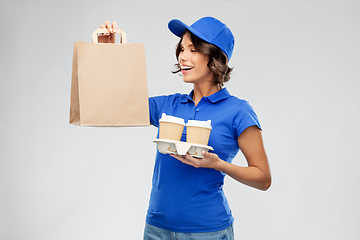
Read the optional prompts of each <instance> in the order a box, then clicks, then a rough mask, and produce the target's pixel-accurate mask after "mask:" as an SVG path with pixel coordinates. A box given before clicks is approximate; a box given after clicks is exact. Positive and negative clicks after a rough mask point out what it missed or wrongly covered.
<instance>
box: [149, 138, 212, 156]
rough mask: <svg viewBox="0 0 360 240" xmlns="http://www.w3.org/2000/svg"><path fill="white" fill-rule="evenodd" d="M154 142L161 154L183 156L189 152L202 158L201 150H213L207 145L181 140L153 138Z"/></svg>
mask: <svg viewBox="0 0 360 240" xmlns="http://www.w3.org/2000/svg"><path fill="white" fill-rule="evenodd" d="M154 142H155V143H156V144H157V148H158V150H159V152H160V153H163V154H171V153H173V154H176V155H179V156H184V155H185V154H186V153H189V155H190V156H192V157H196V158H203V157H204V156H203V155H202V154H201V153H202V151H206V152H208V151H209V150H214V149H213V148H212V147H210V146H207V145H200V144H195V143H188V142H182V141H174V140H167V139H155V140H154Z"/></svg>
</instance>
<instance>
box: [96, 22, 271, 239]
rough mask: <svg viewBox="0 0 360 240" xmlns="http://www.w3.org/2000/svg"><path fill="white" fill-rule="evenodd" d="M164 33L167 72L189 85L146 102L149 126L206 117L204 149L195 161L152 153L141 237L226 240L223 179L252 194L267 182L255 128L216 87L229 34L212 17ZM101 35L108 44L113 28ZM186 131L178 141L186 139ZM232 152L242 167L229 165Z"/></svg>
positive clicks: (228, 220)
mask: <svg viewBox="0 0 360 240" xmlns="http://www.w3.org/2000/svg"><path fill="white" fill-rule="evenodd" d="M168 26H169V29H170V31H171V32H172V33H174V34H175V35H177V36H178V37H180V41H179V43H178V45H177V48H176V56H177V59H178V63H177V64H176V67H177V69H176V70H175V71H174V73H177V72H181V75H182V78H183V81H184V82H186V83H192V84H193V86H194V89H193V90H192V91H191V93H190V94H173V95H169V96H158V97H151V98H149V108H150V122H151V124H152V125H154V126H156V127H158V126H159V120H160V118H161V115H162V113H166V114H167V115H172V116H176V117H181V118H183V119H185V122H187V121H188V120H202V121H205V120H211V123H212V131H211V134H210V138H209V144H208V145H209V146H212V147H213V148H214V151H210V152H203V153H202V154H203V155H204V158H202V159H197V158H193V157H191V156H189V155H188V154H186V155H185V156H183V157H179V156H176V155H168V154H161V153H159V152H157V154H156V162H155V168H154V175H153V184H152V191H151V197H150V202H149V208H148V212H147V216H146V226H145V232H144V239H146V240H152V239H207V240H208V239H234V233H233V228H232V224H233V221H234V218H233V217H232V215H231V211H230V208H229V206H228V202H227V200H226V197H225V195H224V192H223V184H224V177H225V175H226V174H227V175H229V176H230V177H232V178H234V179H235V180H237V181H239V182H241V183H243V184H245V185H248V186H250V187H254V188H257V189H260V190H267V189H268V188H269V187H270V185H271V175H270V169H269V164H268V160H267V157H266V153H265V150H264V146H263V141H262V135H261V128H260V124H259V121H258V119H257V116H256V114H255V112H254V111H253V109H252V107H251V106H250V105H249V103H248V102H247V101H245V100H241V99H238V98H236V97H234V96H231V95H230V94H229V92H228V91H227V89H226V88H223V84H224V82H227V81H228V80H229V79H230V73H231V71H232V69H231V68H229V67H228V65H227V64H228V60H229V59H230V58H231V55H232V51H233V47H234V37H233V35H232V33H231V31H230V29H229V28H227V26H226V25H225V24H223V23H222V22H220V21H219V20H217V19H215V18H212V17H204V18H201V19H199V20H198V21H196V22H195V23H194V24H192V25H191V26H188V25H186V24H184V23H183V22H181V21H179V20H172V21H170V22H169V25H168ZM101 27H102V28H107V29H108V31H109V32H110V33H109V34H104V35H102V36H99V42H112V43H114V42H115V34H114V32H116V28H117V25H116V23H113V24H112V25H111V24H110V23H109V22H106V23H105V25H102V26H101ZM185 139H186V129H185V130H184V133H183V136H182V139H181V140H182V141H186V140H185ZM239 149H240V150H241V151H242V153H243V154H244V156H245V158H246V160H247V162H248V166H247V167H240V166H237V165H234V164H232V163H231V162H232V160H233V158H234V157H235V155H236V154H237V153H238V151H239Z"/></svg>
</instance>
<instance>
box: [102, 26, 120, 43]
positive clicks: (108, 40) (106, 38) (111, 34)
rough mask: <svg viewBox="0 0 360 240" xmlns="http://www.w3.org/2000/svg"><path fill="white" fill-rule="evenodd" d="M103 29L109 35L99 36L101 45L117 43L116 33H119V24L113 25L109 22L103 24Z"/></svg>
mask: <svg viewBox="0 0 360 240" xmlns="http://www.w3.org/2000/svg"><path fill="white" fill-rule="evenodd" d="M100 27H101V28H105V29H107V30H108V31H109V33H103V34H101V35H99V36H98V42H99V43H115V33H116V31H117V24H116V22H113V23H112V25H111V24H110V22H109V21H106V22H105V24H101V26H100Z"/></svg>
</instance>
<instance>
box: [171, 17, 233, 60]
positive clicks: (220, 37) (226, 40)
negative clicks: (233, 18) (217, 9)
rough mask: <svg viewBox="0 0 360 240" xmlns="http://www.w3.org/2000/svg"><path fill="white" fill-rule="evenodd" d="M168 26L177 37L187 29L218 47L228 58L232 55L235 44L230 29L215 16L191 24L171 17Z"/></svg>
mask: <svg viewBox="0 0 360 240" xmlns="http://www.w3.org/2000/svg"><path fill="white" fill-rule="evenodd" d="M168 27H169V29H170V31H171V32H172V33H173V34H175V35H176V36H178V37H181V36H182V35H183V34H184V32H185V30H186V29H187V30H189V31H190V32H192V33H193V34H194V35H195V36H197V37H199V38H201V39H202V40H204V41H206V42H208V43H211V44H214V45H215V46H217V47H219V48H220V49H221V50H222V51H223V52H224V53H225V54H226V56H227V57H228V59H229V60H230V58H231V56H232V52H233V49H234V44H235V39H234V36H233V34H232V33H231V31H230V29H229V28H228V27H227V26H226V25H225V24H224V23H222V22H220V21H219V20H217V19H216V18H213V17H203V18H200V19H199V20H197V21H196V22H194V23H193V24H192V25H191V26H188V25H186V24H185V23H183V22H182V21H180V20H178V19H173V20H171V21H170V22H169V24H168Z"/></svg>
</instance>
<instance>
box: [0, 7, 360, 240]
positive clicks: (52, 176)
mask: <svg viewBox="0 0 360 240" xmlns="http://www.w3.org/2000/svg"><path fill="white" fill-rule="evenodd" d="M359 11H360V2H359V1H355V0H354V1H351V0H326V1H325V0H323V1H319V0H311V1H309V0H303V1H288V0H274V1H268V0H255V1H254V0H252V1H250V0H243V1H215V0H207V1H185V0H184V1H169V0H167V1H136V0H131V1H122V0H118V1H85V0H71V1H69V0H63V1H49V0H47V1H45V0H32V1H25V0H23V1H16V0H14V1H6V2H5V1H2V2H1V5H0V20H1V21H0V24H1V38H0V41H1V44H0V48H1V52H0V60H1V65H0V239H4V240H17V239H21V240H22V239H26V240H35V239H36V240H60V239H61V240H63V239H67V240H71V239H141V238H142V232H143V227H144V220H145V214H146V210H147V204H148V199H149V193H150V187H151V177H152V171H153V165H154V154H155V150H156V145H155V144H154V143H153V142H152V140H153V139H154V138H155V135H156V128H154V127H138V128H86V127H78V126H73V125H69V124H68V117H69V104H70V84H71V70H72V52H73V42H76V41H88V42H90V41H91V34H92V32H93V31H94V30H95V29H96V28H98V27H99V25H100V24H102V23H103V22H104V21H105V20H109V21H116V22H117V23H118V25H119V26H120V27H121V28H122V29H123V30H124V31H125V32H126V33H127V36H128V42H130V43H145V48H146V61H147V75H148V83H149V95H150V96H155V95H160V94H170V93H174V92H182V93H188V92H189V91H190V90H191V88H192V86H191V85H186V84H184V83H183V82H182V80H181V78H180V77H179V76H173V75H172V74H171V73H170V71H171V70H173V64H174V63H175V56H174V46H175V44H176V43H177V41H178V39H177V37H175V36H174V35H172V34H171V33H170V32H169V31H168V29H167V23H168V21H169V20H171V19H173V18H179V19H181V20H183V21H185V22H186V23H189V24H191V23H193V22H194V21H195V20H197V19H198V18H200V17H202V16H207V15H210V16H215V17H217V18H219V19H221V20H222V21H223V22H225V23H226V24H227V25H228V26H229V27H230V28H231V29H232V31H233V33H234V35H235V38H236V46H235V50H234V55H233V58H232V59H231V61H230V65H231V66H232V67H234V74H233V75H232V79H231V81H230V82H229V83H228V84H227V87H228V89H229V91H230V92H231V93H232V94H233V95H236V96H238V97H240V98H244V99H247V100H248V101H249V102H250V103H251V104H252V105H253V107H254V108H255V110H256V112H257V113H258V116H259V118H260V121H261V123H262V126H263V129H264V130H263V136H264V142H265V146H266V151H267V154H268V157H269V161H270V164H271V170H272V175H273V185H272V187H271V188H270V189H269V190H268V192H261V191H258V190H255V189H251V188H249V187H246V186H244V185H241V184H239V183H237V182H235V181H234V180H232V179H231V178H229V177H227V178H226V184H225V185H226V187H225V191H226V195H227V197H228V199H229V202H230V206H231V208H232V211H233V214H234V216H235V234H236V237H237V239H277V240H278V239H284V240H285V239H286V240H287V239H359V238H360V228H359V224H360V208H359V206H358V205H359V202H360V195H359V186H358V183H359V181H360V177H359V167H360V164H359V156H358V152H357V151H358V148H359V134H360V128H359V121H360V94H359V93H358V92H359V90H360V81H359V80H360V79H359V77H360V70H359V69H360V57H359V56H360V47H359V43H360V32H359V29H360V28H359V22H360V15H359ZM105 70H106V69H105ZM234 163H236V164H239V165H245V164H246V162H245V160H244V159H243V157H242V156H241V154H239V155H238V156H237V157H236V158H235V160H234ZM204 204H211V203H204Z"/></svg>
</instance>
